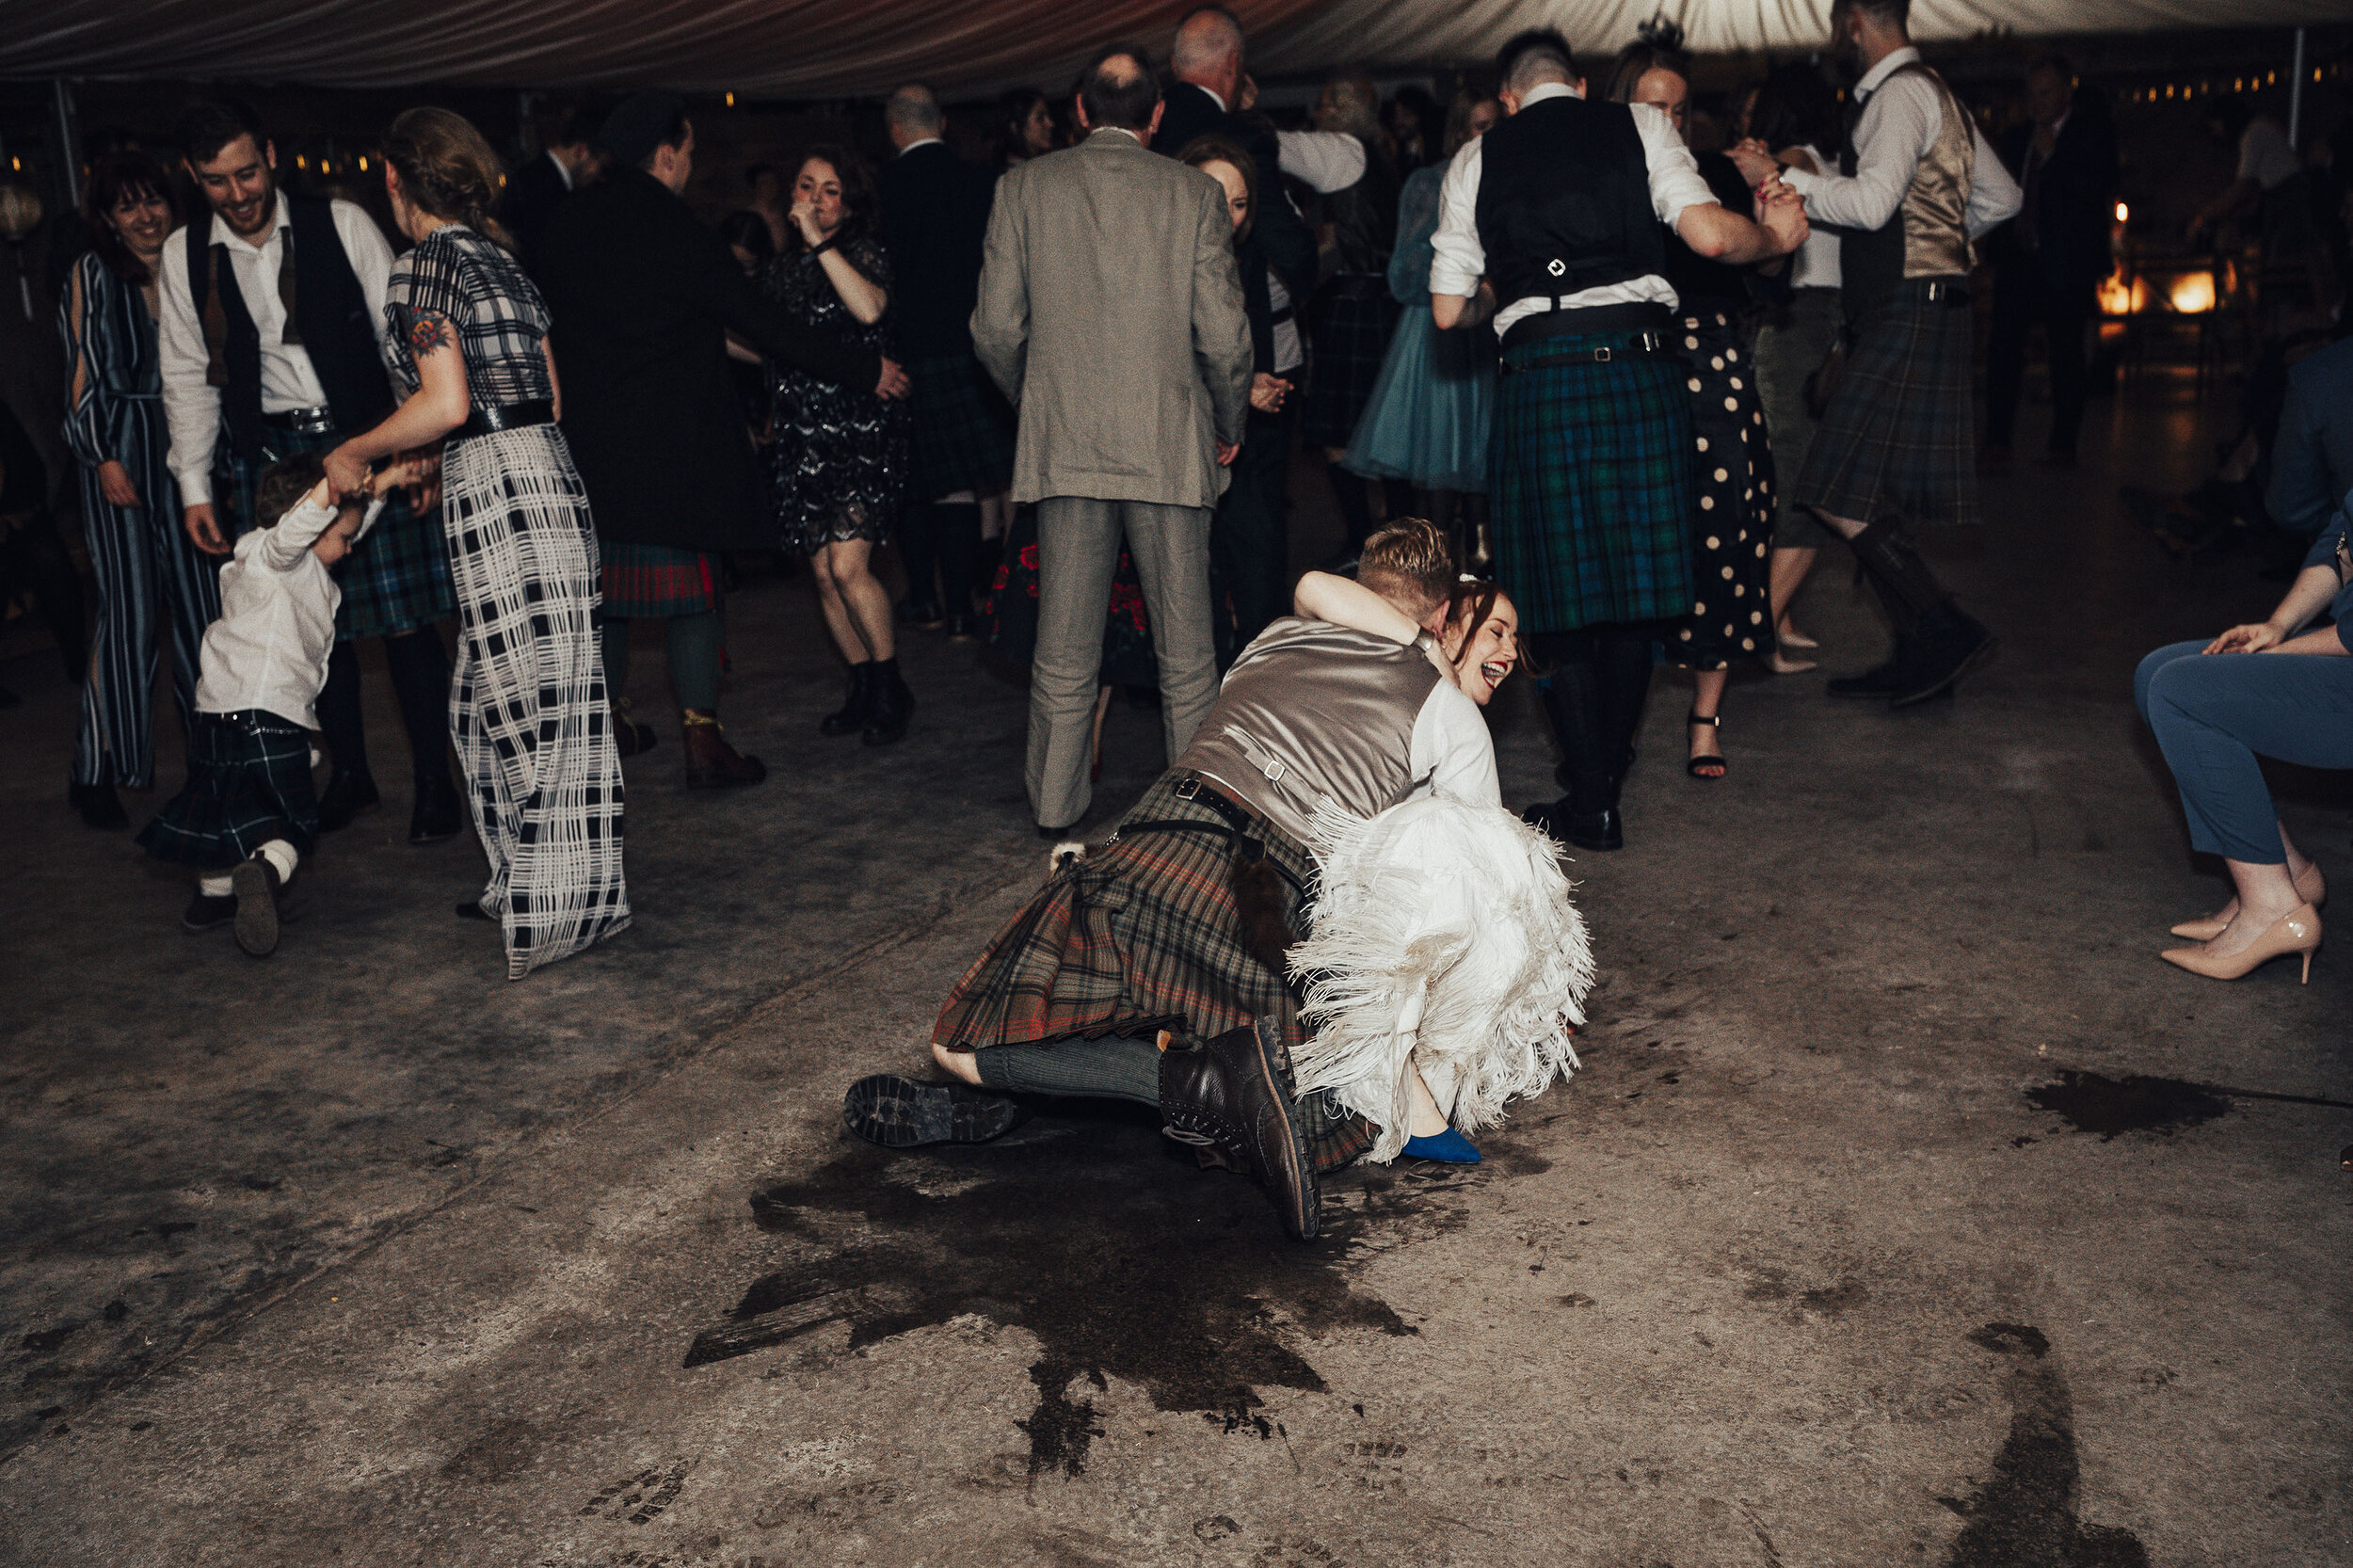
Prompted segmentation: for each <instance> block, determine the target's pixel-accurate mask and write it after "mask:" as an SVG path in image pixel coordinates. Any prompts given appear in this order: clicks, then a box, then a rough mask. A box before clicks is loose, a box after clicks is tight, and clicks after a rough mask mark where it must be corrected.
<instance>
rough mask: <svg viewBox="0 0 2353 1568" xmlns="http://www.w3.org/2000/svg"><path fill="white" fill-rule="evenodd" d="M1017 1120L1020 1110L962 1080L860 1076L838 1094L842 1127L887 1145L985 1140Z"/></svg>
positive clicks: (909, 1146) (1005, 1130) (1008, 1129)
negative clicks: (952, 1081)
mask: <svg viewBox="0 0 2353 1568" xmlns="http://www.w3.org/2000/svg"><path fill="white" fill-rule="evenodd" d="M1020 1120H1021V1108H1020V1107H1019V1106H1017V1105H1016V1104H1014V1102H1013V1101H1011V1100H1009V1099H1006V1098H1004V1097H1003V1096H1000V1095H992V1094H989V1093H988V1092H986V1091H985V1090H981V1089H974V1088H971V1087H969V1086H968V1085H966V1084H962V1083H918V1082H916V1081H915V1080H913V1079H911V1078H901V1077H900V1076H899V1075H898V1074H896V1073H876V1074H875V1075H873V1076H872V1078H861V1079H859V1080H857V1081H856V1083H853V1084H851V1085H850V1092H849V1093H848V1094H846V1095H844V1096H841V1125H842V1126H843V1127H844V1128H847V1129H848V1130H849V1131H850V1133H851V1135H852V1136H854V1137H858V1138H863V1139H865V1140H866V1141H867V1142H868V1143H870V1144H881V1145H882V1146H883V1147H885V1148H887V1149H912V1148H920V1147H921V1146H922V1145H923V1144H985V1143H987V1142H988V1141H989V1140H990V1139H992V1138H1001V1137H1003V1136H1004V1135H1005V1134H1006V1133H1008V1132H1011V1131H1012V1130H1013V1129H1014V1128H1015V1127H1016V1125H1017V1124H1018V1123H1019V1122H1020Z"/></svg>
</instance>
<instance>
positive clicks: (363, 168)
mask: <svg viewBox="0 0 2353 1568" xmlns="http://www.w3.org/2000/svg"><path fill="white" fill-rule="evenodd" d="M367 171H368V160H367V155H366V154H365V153H361V154H360V173H362V174H365V173H366V172H367Z"/></svg>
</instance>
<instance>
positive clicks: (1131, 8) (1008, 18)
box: [0, 0, 2344, 98]
mask: <svg viewBox="0 0 2353 1568" xmlns="http://www.w3.org/2000/svg"><path fill="white" fill-rule="evenodd" d="M1187 8H1189V7H1188V5H1187V3H1186V0H1175V3H1171V0H1075V3H1074V0H945V3H943V0H822V3H821V0H0V77H18V78H23V77H45V76H72V77H82V76H88V77H108V78H118V79H123V78H131V79H136V78H159V77H161V78H170V77H186V78H195V79H198V80H230V81H248V82H251V81H259V82H280V83H298V84H303V85H309V86H318V87H350V88H386V87H406V86H415V85H422V84H425V83H449V84H461V85H468V86H485V87H488V86H504V87H516V88H620V87H634V86H661V87H669V88H679V89H681V90H685V91H691V92H713V93H715V92H727V91H732V92H736V93H739V94H743V95H745V96H752V97H763V98H828V97H847V96H860V95H872V94H879V93H883V92H887V91H888V90H889V89H890V88H892V87H894V86H896V85H898V84H899V83H900V82H903V81H907V80H922V81H927V82H930V83H932V84H933V85H934V86H935V87H936V88H939V89H941V90H942V91H944V92H948V93H952V94H957V95H969V94H972V93H977V92H983V91H990V90H994V89H996V88H1001V87H1005V86H1010V85H1012V84H1015V83H1019V82H1033V83H1037V84H1039V85H1043V86H1047V87H1048V88H1060V87H1061V85H1062V84H1064V83H1066V82H1067V81H1069V80H1070V78H1071V76H1072V75H1073V73H1074V72H1076V70H1077V68H1078V66H1079V65H1080V62H1081V61H1082V60H1083V59H1084V58H1085V56H1086V55H1087V54H1088V53H1089V52H1090V51H1091V50H1093V49H1094V48H1095V47H1096V46H1097V45H1098V44H1101V43H1103V42H1106V41H1109V40H1113V39H1123V38H1124V39H1128V40H1133V41H1136V42H1139V43H1142V44H1144V45H1145V46H1147V47H1149V48H1151V49H1153V50H1154V51H1156V52H1159V51H1162V50H1164V49H1165V48H1166V46H1167V41H1168V37H1169V34H1170V31H1171V29H1172V27H1173V26H1174V24H1175V22H1176V19H1177V16H1179V15H1180V14H1182V12H1183V11H1184V10H1186V9H1187ZM1234 9H1235V10H1236V11H1237V12H1238V13H1239V14H1240V15H1241V20H1242V24H1243V25H1244V27H1245V28H1246V29H1247V30H1248V31H1249V34H1250V36H1251V39H1252V50H1251V67H1252V69H1253V70H1254V71H1257V72H1259V73H1261V74H1263V75H1269V76H1272V75H1276V74H1280V73H1284V72H1317V71H1322V70H1326V69H1329V68H1332V67H1334V66H1338V65H1351V66H1359V67H1364V68H1367V69H1370V70H1376V71H1380V70H1399V69H1403V68H1409V67H1414V66H1432V65H1457V64H1473V63H1478V62H1481V61H1483V60H1486V59H1489V58H1492V57H1493V55H1494V52H1495V49H1496V46H1497V44H1499V43H1501V42H1502V41H1503V40H1505V39H1506V38H1508V37H1510V36H1511V35H1512V34H1513V33H1514V32H1517V31H1518V30H1520V29H1521V28H1523V27H1535V26H1552V27H1559V28H1560V29H1561V31H1562V32H1563V33H1565V34H1567V35H1568V37H1569V39H1570V40H1571V41H1572V42H1573V43H1575V44H1576V45H1577V47H1578V48H1579V49H1580V50H1586V51H1590V52H1593V53H1594V54H1596V55H1598V54H1600V53H1603V52H1606V51H1609V50H1614V49H1617V48H1619V47H1622V46H1623V45H1625V43H1627V42H1630V41H1631V40H1633V37H1634V30H1635V28H1636V27H1637V26H1638V25H1639V24H1641V23H1643V22H1645V21H1648V20H1649V19H1650V18H1651V17H1652V16H1653V15H1654V14H1664V15H1665V16H1667V17H1669V18H1671V19H1673V20H1675V21H1677V22H1679V23H1680V24H1682V25H1683V27H1684V29H1685V33H1686V38H1687V41H1688V43H1689V47H1691V48H1693V49H1696V50H1699V51H1702V52H1706V53H1714V52H1719V51H1745V50H1759V49H1803V48H1808V47H1811V46H1814V45H1817V44H1818V43H1820V42H1821V41H1822V40H1823V39H1824V38H1825V36H1826V35H1827V33H1828V30H1829V25H1828V17H1829V11H1830V6H1829V0H1748V3H1745V4H1742V3H1735V0H1663V3H1662V0H1468V3H1464V0H1236V3H1235V4H1234ZM2343 19H2344V0H1918V3H1917V4H1916V5H1915V6H1914V7H1913V34H1914V36H1915V37H1917V38H1919V39H1921V40H1923V41H1932V40H1946V39H1957V38H1966V37H1970V36H1973V35H1977V34H1980V33H1984V32H1987V31H1989V30H1993V29H2004V30H2009V31H2013V32H2016V33H2020V34H2026V35H2036V34H2056V33H2113V32H2149V31H2155V30H2160V29H2166V28H2175V27H2200V26H2210V27H2211V26H2230V27H2260V26H2289V25H2295V24H2304V23H2323V22H2332V21H2342V20H2343Z"/></svg>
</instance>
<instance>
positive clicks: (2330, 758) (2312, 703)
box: [2133, 642, 2353, 866]
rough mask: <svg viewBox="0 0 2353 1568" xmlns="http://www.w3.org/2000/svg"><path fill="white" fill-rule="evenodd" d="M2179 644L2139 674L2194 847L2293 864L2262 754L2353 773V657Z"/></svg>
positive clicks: (2138, 697) (2144, 705)
mask: <svg viewBox="0 0 2353 1568" xmlns="http://www.w3.org/2000/svg"><path fill="white" fill-rule="evenodd" d="M2205 646H2206V645H2205V643H2203V642H2195V643H2171V644H2169V645H2168V646H2166V647H2164V648H2159V649H2157V650H2156V651H2155V652H2154V653H2152V654H2151V655H2149V657H2147V658H2146V659H2143V660H2142V661H2141V662H2140V668H2139V669H2137V670H2136V671H2135V672H2134V673H2133V701H2134V703H2135V704H2136V705H2137V706H2138V708H2139V709H2140V716H2141V717H2142V718H2143V719H2146V720H2147V721H2148V723H2149V728H2151V729H2153V730H2154V731H2155V732H2156V737H2157V744H2158V745H2159V746H2160V747H2162V748H2163V749H2164V751H2165V761H2166V765H2167V766H2168V767H2169V768H2171V769H2172V770H2173V782H2174V784H2175V785H2176V787H2178V788H2179V789H2180V790H2181V792H2182V810H2183V813H2184V814H2185V815H2186V816H2187V817H2188V818H2189V841H2190V846H2191V847H2192V848H2194V849H2198V850H2201V851H2204V852H2205V853H2207V854H2210V855H2219V856H2224V857H2225V858H2227V859H2232V860H2243V861H2246V862H2247V863H2249V864H2250V865H2258V866H2277V865H2281V864H2284V863H2285V862H2286V860H2287V849H2286V846H2284V845H2282V844H2281V842H2280V816H2279V812H2278V811H2277V810H2276V809H2275V808H2273V806H2272V804H2271V792H2270V790H2269V789H2268V788H2266V787H2265V784H2264V776H2263V769H2262V768H2261V766H2259V765H2258V764H2257V762H2256V760H2255V759H2256V758H2257V757H2258V756H2262V757H2276V758H2278V759H2279V760H2281V761H2282V762H2295V763H2297V764H2298V765H2300V766H2303V767H2308V768H2353V657H2348V658H2334V657H2331V656H2329V655H2328V654H2325V653H2217V654H2211V655H2208V654H2201V652H2200V651H2199V650H2200V649H2201V648H2204V647H2205Z"/></svg>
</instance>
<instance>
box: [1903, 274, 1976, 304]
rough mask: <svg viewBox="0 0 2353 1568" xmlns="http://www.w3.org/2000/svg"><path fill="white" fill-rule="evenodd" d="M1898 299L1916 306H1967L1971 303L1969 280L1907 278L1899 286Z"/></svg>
mask: <svg viewBox="0 0 2353 1568" xmlns="http://www.w3.org/2000/svg"><path fill="white" fill-rule="evenodd" d="M1896 297H1897V298H1898V299H1905V300H1910V301H1911V302H1912V303H1913V304H1915V305H1966V304H1968V303H1969V280H1968V279H1966V278H1907V279H1905V280H1903V281H1902V282H1901V283H1899V284H1897V288H1896Z"/></svg>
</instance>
